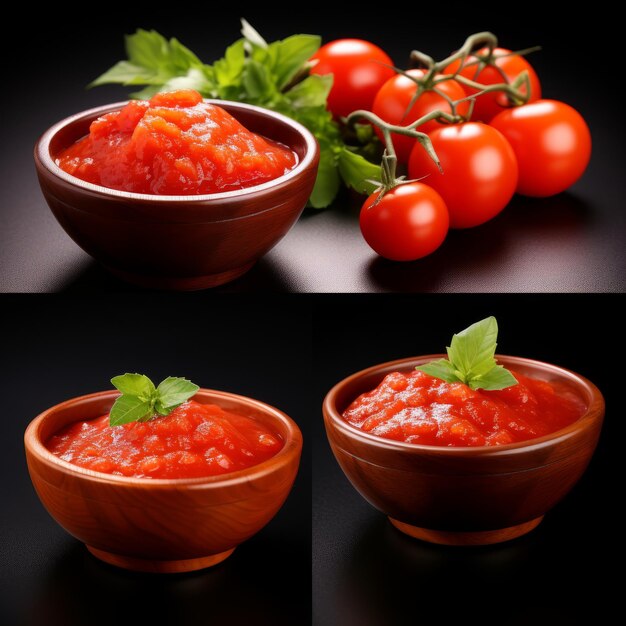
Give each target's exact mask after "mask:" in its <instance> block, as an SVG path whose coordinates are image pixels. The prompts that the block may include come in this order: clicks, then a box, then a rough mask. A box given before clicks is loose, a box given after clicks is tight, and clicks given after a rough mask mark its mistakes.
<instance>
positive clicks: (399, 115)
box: [372, 69, 469, 163]
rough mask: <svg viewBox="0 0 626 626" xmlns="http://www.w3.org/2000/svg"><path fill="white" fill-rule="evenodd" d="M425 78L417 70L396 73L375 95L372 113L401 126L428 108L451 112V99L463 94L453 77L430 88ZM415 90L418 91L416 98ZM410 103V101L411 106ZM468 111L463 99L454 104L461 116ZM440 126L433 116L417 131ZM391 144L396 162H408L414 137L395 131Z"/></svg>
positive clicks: (463, 95) (421, 115)
mask: <svg viewBox="0 0 626 626" xmlns="http://www.w3.org/2000/svg"><path fill="white" fill-rule="evenodd" d="M425 77H426V72H425V71H424V70H419V69H416V70H408V71H407V72H405V74H396V75H395V76H393V77H392V78H390V79H389V80H388V81H387V82H385V84H384V85H383V86H382V87H381V88H380V90H379V91H378V93H377V94H376V98H375V99H374V104H373V105H372V112H373V113H375V114H376V115H378V117H380V118H381V119H383V120H384V121H385V122H388V123H390V124H396V125H400V126H406V125H408V124H411V123H412V122H414V121H415V120H417V119H419V118H421V117H423V116H424V115H427V114H428V113H430V112H431V111H436V110H441V111H446V112H448V113H452V112H453V111H452V107H451V105H450V102H451V101H455V100H461V99H462V98H464V97H465V92H464V90H463V88H462V87H461V85H459V84H458V83H457V82H456V81H454V80H444V81H442V82H438V83H437V84H436V85H434V84H432V85H431V86H430V87H429V86H428V82H423V81H424V79H425ZM440 78H441V76H439V75H435V76H434V77H433V79H434V80H437V79H440ZM420 82H423V87H421V86H420V87H418V83H420ZM418 89H420V91H421V93H420V95H419V96H417V98H416V97H415V96H416V94H417V93H418ZM411 102H413V104H412V105H411ZM468 111H469V102H462V103H461V104H459V106H458V107H457V113H458V114H460V115H465V114H467V112H468ZM440 125H441V124H440V122H439V121H438V120H436V119H434V120H431V121H429V122H427V123H425V124H423V125H421V126H420V128H419V130H420V131H422V132H424V133H429V132H430V131H432V130H435V128H438V127H439V126H440ZM374 130H375V131H376V134H377V135H378V137H379V138H380V139H382V132H381V130H380V129H379V128H378V127H374ZM393 143H394V147H395V150H396V154H397V156H398V159H399V161H400V162H402V163H406V162H408V160H409V156H410V154H411V150H412V149H413V146H414V145H415V138H413V137H407V136H402V135H399V134H394V135H393Z"/></svg>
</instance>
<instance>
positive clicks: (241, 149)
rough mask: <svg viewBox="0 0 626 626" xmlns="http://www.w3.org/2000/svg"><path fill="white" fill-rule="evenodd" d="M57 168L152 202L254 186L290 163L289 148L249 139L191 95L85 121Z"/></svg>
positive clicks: (140, 103) (173, 95)
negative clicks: (82, 132) (79, 136)
mask: <svg viewBox="0 0 626 626" xmlns="http://www.w3.org/2000/svg"><path fill="white" fill-rule="evenodd" d="M56 163H57V165H58V166H59V167H60V168H61V169H63V170H65V171H66V172H68V173H69V174H72V175H74V176H76V177H77V178H80V179H82V180H85V181H87V182H90V183H94V184H96V185H102V186H104V187H109V188H111V189H119V190H121V191H131V192H134V193H148V194H158V195H192V194H207V193H219V192H222V191H232V190H234V189H243V188H245V187H251V186H253V185H259V184H261V183H264V182H266V181H269V180H273V179H275V178H278V177H279V176H282V175H283V174H285V173H286V172H288V171H289V170H291V169H292V168H293V167H294V166H295V165H296V164H297V157H296V155H295V153H294V152H293V151H292V150H290V149H289V148H287V147H285V146H283V145H281V144H278V143H276V142H273V141H270V140H268V139H265V138H263V137H261V136H260V135H257V134H255V133H252V132H250V131H249V130H247V129H246V128H245V127H244V126H242V125H241V124H240V123H239V122H238V121H237V120H236V119H235V118H234V117H233V116H232V115H230V113H227V112H226V111H225V110H224V109H222V108H221V107H219V106H216V105H214V104H209V103H207V102H203V100H202V96H201V95H200V94H199V93H198V92H197V91H193V90H179V91H172V92H169V93H160V94H157V95H156V96H154V97H153V98H152V99H151V100H149V101H148V100H134V101H132V102H129V103H128V104H127V105H126V106H125V107H124V108H123V109H121V110H120V111H113V112H112V113H107V114H106V115H103V116H102V117H99V118H98V119H97V120H95V121H94V122H92V124H91V126H90V127H89V134H88V135H87V136H86V137H83V138H82V139H80V140H78V141H77V142H76V143H74V144H72V145H71V146H69V147H68V148H66V149H65V150H64V151H63V152H61V153H60V154H59V155H58V156H57V158H56Z"/></svg>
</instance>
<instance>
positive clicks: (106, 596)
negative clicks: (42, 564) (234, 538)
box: [25, 536, 310, 626]
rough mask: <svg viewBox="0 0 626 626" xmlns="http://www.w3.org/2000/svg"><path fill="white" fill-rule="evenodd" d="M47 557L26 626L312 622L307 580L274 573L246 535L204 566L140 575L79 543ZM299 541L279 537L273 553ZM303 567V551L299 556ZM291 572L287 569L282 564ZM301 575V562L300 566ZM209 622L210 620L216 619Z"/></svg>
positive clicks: (284, 554)
mask: <svg viewBox="0 0 626 626" xmlns="http://www.w3.org/2000/svg"><path fill="white" fill-rule="evenodd" d="M65 545H67V546H68V548H67V550H66V551H65V552H62V553H61V554H59V555H58V556H57V558H56V559H54V560H52V562H51V565H50V567H49V569H48V570H47V571H44V572H43V574H42V582H41V588H40V589H39V592H38V593H36V594H35V596H34V597H32V598H31V602H30V606H31V612H30V615H29V617H28V620H27V622H25V623H26V624H27V626H42V625H43V624H45V625H46V626H48V625H49V626H57V625H59V626H74V625H76V626H85V625H89V626H100V625H103V626H113V625H115V624H167V623H170V624H192V623H193V624H209V623H218V624H219V623H227V624H259V625H265V624H267V625H268V626H269V625H282V624H285V625H292V624H300V623H303V624H304V623H307V622H308V620H309V619H310V602H309V601H308V598H309V597H310V596H309V590H310V581H308V580H307V579H306V578H303V577H302V576H293V575H289V574H288V573H286V574H285V576H280V575H278V576H276V572H277V571H278V570H276V569H274V568H273V567H271V566H270V575H266V574H267V573H268V570H267V567H268V565H269V564H268V563H267V558H268V551H267V549H266V548H264V547H263V541H260V542H259V541H255V540H254V539H253V540H250V541H248V542H247V543H245V544H244V545H243V546H240V547H239V548H238V549H237V550H235V552H234V553H233V554H232V556H231V557H229V558H228V559H227V560H226V561H224V562H223V563H221V564H219V565H217V566H215V567H214V568H210V569H207V570H204V571H200V572H196V573H189V574H175V575H158V574H139V573H133V572H128V571H126V570H122V569H118V568H115V567H113V566H110V565H107V564H105V563H102V562H100V561H98V560H97V559H96V558H94V557H93V556H91V555H90V554H89V553H88V552H87V550H86V549H85V547H84V546H83V545H82V544H80V543H79V542H77V541H72V542H68V543H67V544H65ZM301 548H302V546H298V545H297V544H295V542H292V544H290V543H289V537H288V536H286V537H285V538H284V542H283V543H281V544H280V547H278V549H277V551H275V552H273V554H272V558H273V559H275V561H276V562H280V561H281V560H285V562H286V563H289V562H291V560H292V559H293V556H294V555H297V554H298V553H301V552H303V551H302V549H301ZM299 557H300V558H301V559H302V561H301V562H302V563H304V564H305V565H306V562H307V560H308V554H306V553H302V554H299ZM286 569H290V568H286ZM301 569H302V571H298V573H300V574H302V572H303V571H306V569H307V568H306V566H305V567H303V568H301ZM214 620H215V621H214Z"/></svg>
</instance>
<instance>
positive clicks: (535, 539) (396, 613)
mask: <svg viewBox="0 0 626 626" xmlns="http://www.w3.org/2000/svg"><path fill="white" fill-rule="evenodd" d="M330 304H331V302H330V301H329V300H328V299H327V300H326V301H320V300H316V302H315V332H314V344H313V345H314V370H315V372H317V376H316V384H317V388H318V396H319V401H318V404H320V403H321V400H322V398H323V396H324V395H325V394H326V392H327V391H328V390H329V389H330V388H331V387H332V386H333V385H334V384H335V383H337V382H339V380H341V379H342V378H344V377H345V376H347V375H349V374H352V373H353V372H355V371H358V370H359V369H362V368H365V367H368V366H371V365H375V364H377V363H381V362H384V361H387V360H392V359H397V358H401V357H406V356H412V355H420V354H431V353H434V352H440V351H442V350H443V348H444V346H446V345H449V343H448V342H449V339H450V337H451V334H452V332H456V331H459V330H462V329H463V328H465V327H466V326H467V325H469V324H470V323H473V322H474V321H477V320H479V319H482V318H483V317H486V316H487V315H490V314H495V315H496V317H497V319H498V322H499V326H500V335H499V350H500V351H501V352H502V353H503V354H514V355H520V356H526V357H530V358H536V359H540V360H545V361H548V362H552V363H556V364H558V365H562V366H564V367H567V368H570V369H572V370H574V371H577V372H579V373H580V374H582V375H584V376H587V377H588V378H589V379H591V380H592V381H593V382H595V383H596V384H597V385H598V387H599V388H600V390H601V391H602V392H603V394H604V395H605V399H606V402H607V414H606V418H605V423H604V427H603V431H602V436H601V440H600V444H599V447H598V449H597V450H596V454H595V456H594V458H593V459H592V461H591V464H590V466H589V468H588V470H587V472H586V473H585V475H584V476H583V478H582V479H581V481H580V482H579V483H578V484H577V485H576V487H575V488H574V490H573V491H572V492H571V493H570V494H569V495H568V496H567V497H566V498H565V500H564V501H562V502H561V503H560V504H558V505H557V506H556V507H555V508H554V509H553V510H552V511H551V512H549V513H548V514H547V515H546V517H545V519H544V521H543V522H542V523H541V524H540V525H539V527H538V528H537V529H536V530H535V531H533V532H532V533H530V534H529V535H527V536H525V537H522V538H520V539H517V540H515V541H511V542H508V543H504V544H500V545H496V546H485V547H477V548H451V547H445V546H436V545H431V544H427V543H424V542H420V541H417V540H413V539H411V538H409V537H406V536H404V535H403V534H402V533H400V532H399V531H397V530H396V529H394V528H393V527H392V526H391V524H389V522H388V521H387V519H386V517H385V516H384V515H383V514H382V513H380V512H378V511H376V510H375V509H374V508H373V507H372V506H370V505H369V504H368V503H367V502H366V501H365V500H364V499H363V498H362V497H361V496H360V495H359V494H358V493H357V492H356V490H355V489H354V488H353V487H352V485H351V484H350V483H349V482H348V480H347V479H346V478H345V476H344V475H343V473H342V472H341V469H340V468H339V466H338V465H337V463H336V461H335V459H334V457H333V456H332V453H331V451H330V448H329V447H328V444H327V441H326V436H325V433H324V431H323V425H322V422H321V420H316V421H315V428H314V433H313V449H314V455H313V467H314V474H313V615H314V620H313V623H314V624H315V625H316V626H326V625H328V624H342V626H387V625H390V624H393V625H394V626H403V625H404V624H412V625H413V624H419V625H420V626H430V625H439V624H455V623H459V624H461V623H463V624H466V623H482V624H498V625H500V626H508V625H514V626H518V625H520V626H521V625H524V626H526V625H535V624H537V625H543V624H585V623H597V624H608V623H610V621H611V620H610V619H609V617H608V616H609V615H611V614H612V612H615V610H618V611H620V610H621V608H620V607H621V598H620V597H619V596H618V595H616V594H618V593H621V591H619V592H618V589H619V587H618V585H619V583H618V577H616V576H615V575H614V574H613V572H615V571H620V569H621V564H622V562H623V558H624V549H623V542H622V540H621V536H622V534H623V528H622V526H623V518H622V517H621V515H620V514H619V513H618V511H619V509H620V507H621V499H622V498H621V487H620V485H621V484H622V482H623V476H624V474H623V468H622V466H621V463H620V461H619V459H620V458H621V456H622V448H623V441H624V436H625V434H626V429H625V428H624V423H623V415H622V414H623V411H622V409H621V403H622V394H623V386H624V384H623V376H622V373H621V372H618V371H616V370H615V369H613V368H611V367H610V366H609V365H608V360H609V355H619V354H620V353H621V351H623V350H624V348H625V347H626V343H625V342H624V338H623V334H622V333H621V332H620V331H619V328H620V326H621V323H622V321H623V319H624V313H625V306H624V305H625V300H624V298H623V297H622V296H580V295H579V296H561V297H559V296H545V295H544V296H474V297H472V296H453V295H450V296H438V297H437V296H414V297H410V296H408V297H407V296H387V297H384V298H381V297H373V296H370V297H363V298H359V299H348V298H341V297H339V296H336V297H335V298H334V299H333V301H332V308H331V307H329V306H328V305H330ZM337 310H340V311H341V315H342V319H343V320H344V321H343V322H341V321H339V320H338V319H337V318H336V316H334V315H333V311H337ZM590 619H591V621H589V620H590Z"/></svg>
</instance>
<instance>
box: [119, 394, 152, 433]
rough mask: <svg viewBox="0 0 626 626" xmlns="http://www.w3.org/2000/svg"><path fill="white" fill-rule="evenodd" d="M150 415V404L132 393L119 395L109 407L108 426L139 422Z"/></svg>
mask: <svg viewBox="0 0 626 626" xmlns="http://www.w3.org/2000/svg"><path fill="white" fill-rule="evenodd" d="M150 417H152V404H151V402H150V401H147V400H142V399H141V398H138V397H137V396H133V395H128V396H127V395H122V396H120V397H119V398H118V399H117V400H116V401H115V402H114V404H113V406H112V407H111V412H110V413H109V426H119V425H120V424H128V423H130V422H139V421H142V420H144V419H146V418H148V419H149V418H150Z"/></svg>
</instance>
